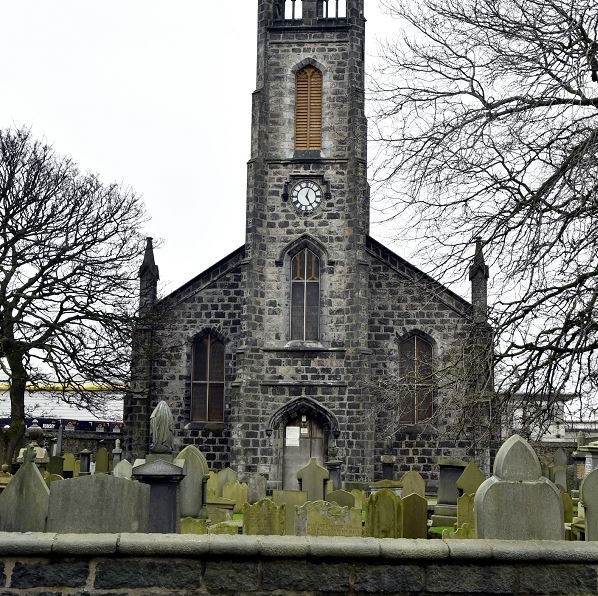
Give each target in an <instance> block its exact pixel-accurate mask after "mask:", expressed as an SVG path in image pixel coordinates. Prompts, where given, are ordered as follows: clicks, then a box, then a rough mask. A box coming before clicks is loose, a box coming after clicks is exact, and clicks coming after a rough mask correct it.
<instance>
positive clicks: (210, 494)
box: [206, 470, 222, 501]
mask: <svg viewBox="0 0 598 596" xmlns="http://www.w3.org/2000/svg"><path fill="white" fill-rule="evenodd" d="M218 496H222V493H220V495H218V472H214V470H210V471H209V472H208V479H207V481H206V500H207V501H211V500H212V499H215V498H216V497H218Z"/></svg>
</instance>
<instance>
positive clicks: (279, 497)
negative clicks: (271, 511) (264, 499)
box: [272, 490, 307, 536]
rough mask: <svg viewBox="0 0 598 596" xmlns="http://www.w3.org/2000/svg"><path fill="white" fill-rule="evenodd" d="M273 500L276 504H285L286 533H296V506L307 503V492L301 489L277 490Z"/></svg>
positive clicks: (274, 492)
mask: <svg viewBox="0 0 598 596" xmlns="http://www.w3.org/2000/svg"><path fill="white" fill-rule="evenodd" d="M272 501H273V502H274V503H275V504H276V505H285V534H286V535H287V536H290V535H293V534H295V512H296V507H301V505H304V504H305V503H307V493H306V492H303V491H300V490H275V491H273V493H272Z"/></svg>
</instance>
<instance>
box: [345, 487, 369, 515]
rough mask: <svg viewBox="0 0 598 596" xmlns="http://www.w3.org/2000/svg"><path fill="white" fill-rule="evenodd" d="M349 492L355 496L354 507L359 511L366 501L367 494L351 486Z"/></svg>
mask: <svg viewBox="0 0 598 596" xmlns="http://www.w3.org/2000/svg"><path fill="white" fill-rule="evenodd" d="M349 492H350V493H351V494H352V495H353V496H354V497H355V507H356V508H357V509H359V510H360V511H361V510H363V508H364V507H365V503H366V501H367V495H366V494H365V493H364V492H363V491H362V490H359V489H357V488H353V489H351V490H350V491H349Z"/></svg>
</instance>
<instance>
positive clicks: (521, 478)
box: [474, 435, 565, 540]
mask: <svg viewBox="0 0 598 596" xmlns="http://www.w3.org/2000/svg"><path fill="white" fill-rule="evenodd" d="M474 508H475V520H476V530H477V535H478V538H497V539H504V540H562V539H563V538H564V535H565V530H564V528H565V526H564V520H563V504H562V500H561V495H560V492H559V490H558V488H557V487H556V485H555V484H553V483H552V482H551V481H550V480H548V478H545V477H543V476H542V468H541V466H540V462H539V460H538V456H537V455H536V454H535V452H534V450H533V449H532V448H531V446H530V445H529V443H528V442H527V441H525V440H524V439H522V438H521V437H520V436H518V435H513V436H512V437H510V438H509V439H507V440H506V441H505V443H504V444H503V445H502V447H501V448H500V449H499V451H498V453H497V454H496V459H495V460H494V475H493V476H491V477H490V478H488V480H486V481H485V482H483V484H482V485H481V486H480V488H479V489H478V491H477V493H476V495H475V500H474Z"/></svg>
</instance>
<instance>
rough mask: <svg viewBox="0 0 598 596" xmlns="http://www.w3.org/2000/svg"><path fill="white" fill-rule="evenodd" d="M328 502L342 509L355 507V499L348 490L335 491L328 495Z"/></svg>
mask: <svg viewBox="0 0 598 596" xmlns="http://www.w3.org/2000/svg"><path fill="white" fill-rule="evenodd" d="M326 500H327V501H328V502H329V503H336V504H337V505H340V506H341V507H349V508H350V509H353V507H355V497H354V496H353V495H352V494H351V493H350V492H347V491H346V490H333V491H331V492H329V493H328V494H327V495H326ZM360 509H361V507H360Z"/></svg>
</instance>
